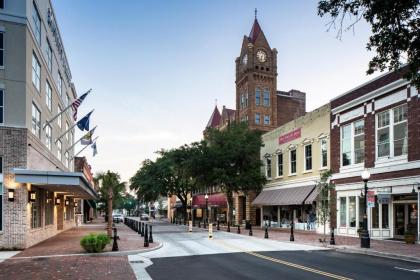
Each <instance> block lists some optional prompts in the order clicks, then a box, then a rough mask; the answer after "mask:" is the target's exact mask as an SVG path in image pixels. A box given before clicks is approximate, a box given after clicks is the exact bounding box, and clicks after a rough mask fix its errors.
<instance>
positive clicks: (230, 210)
mask: <svg viewBox="0 0 420 280" xmlns="http://www.w3.org/2000/svg"><path fill="white" fill-rule="evenodd" d="M226 200H227V204H228V215H227V222H228V224H230V225H233V224H232V220H233V194H232V192H227V193H226Z"/></svg>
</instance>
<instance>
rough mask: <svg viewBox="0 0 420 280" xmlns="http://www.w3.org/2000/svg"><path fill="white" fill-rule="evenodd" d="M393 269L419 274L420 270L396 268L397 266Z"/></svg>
mask: <svg viewBox="0 0 420 280" xmlns="http://www.w3.org/2000/svg"><path fill="white" fill-rule="evenodd" d="M394 268H395V269H399V270H405V271H410V272H416V273H420V269H409V268H403V267H398V266H395V267H394Z"/></svg>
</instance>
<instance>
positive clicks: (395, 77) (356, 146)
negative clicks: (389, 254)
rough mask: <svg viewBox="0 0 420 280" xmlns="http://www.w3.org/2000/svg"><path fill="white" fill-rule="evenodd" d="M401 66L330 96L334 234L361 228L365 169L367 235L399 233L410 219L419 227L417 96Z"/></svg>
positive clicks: (419, 125)
mask: <svg viewBox="0 0 420 280" xmlns="http://www.w3.org/2000/svg"><path fill="white" fill-rule="evenodd" d="M404 71H405V69H404V68H403V69H402V71H399V72H388V73H385V74H383V75H382V76H380V77H377V78H375V79H373V80H371V81H369V82H367V83H365V84H362V85H360V86H358V87H356V88H354V89H352V90H350V91H348V92H346V93H344V94H342V95H340V96H338V97H336V98H334V99H333V100H332V101H331V143H334V145H332V147H331V168H332V170H333V172H334V175H333V180H334V182H335V184H336V191H337V201H336V202H337V229H338V234H341V235H348V236H357V235H358V230H359V229H360V228H362V224H363V213H364V209H365V204H364V197H363V195H364V192H362V190H363V188H364V183H363V182H362V179H361V172H362V171H363V170H364V169H367V170H368V171H369V172H370V174H371V176H370V180H369V181H368V188H369V192H368V198H369V201H370V203H369V211H368V229H369V233H370V236H371V237H372V238H377V239H387V238H395V239H402V238H404V233H405V232H406V231H407V227H408V226H410V224H411V226H414V227H415V228H416V229H418V225H419V221H418V219H419V215H418V207H419V202H418V199H419V198H418V192H419V185H420V99H419V93H418V91H417V90H416V89H415V88H414V87H412V86H410V85H409V82H408V81H407V80H405V79H403V78H402V77H403V74H404ZM417 231H418V230H417Z"/></svg>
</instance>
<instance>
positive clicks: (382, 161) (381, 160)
mask: <svg viewBox="0 0 420 280" xmlns="http://www.w3.org/2000/svg"><path fill="white" fill-rule="evenodd" d="M401 106H407V119H406V120H405V121H402V122H399V123H406V124H407V134H408V105H407V103H404V104H401V105H398V106H395V107H392V108H390V109H388V110H384V111H380V112H377V113H376V114H375V166H376V164H378V165H384V166H387V165H393V164H395V163H400V162H405V161H407V159H408V151H407V154H405V155H401V156H394V125H395V123H394V109H396V108H398V107H401ZM387 111H388V112H389V125H388V127H389V156H384V157H378V154H379V153H378V116H379V114H381V113H385V112H387ZM408 145H409V142H408V135H407V149H408ZM390 160H391V162H390Z"/></svg>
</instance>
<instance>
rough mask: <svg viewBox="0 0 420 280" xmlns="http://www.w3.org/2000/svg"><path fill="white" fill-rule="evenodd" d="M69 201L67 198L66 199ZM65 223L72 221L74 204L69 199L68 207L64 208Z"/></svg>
mask: <svg viewBox="0 0 420 280" xmlns="http://www.w3.org/2000/svg"><path fill="white" fill-rule="evenodd" d="M67 199H69V198H67ZM65 214H66V221H70V220H73V219H74V203H73V201H72V200H71V199H69V205H68V206H66V213H65Z"/></svg>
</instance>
